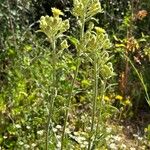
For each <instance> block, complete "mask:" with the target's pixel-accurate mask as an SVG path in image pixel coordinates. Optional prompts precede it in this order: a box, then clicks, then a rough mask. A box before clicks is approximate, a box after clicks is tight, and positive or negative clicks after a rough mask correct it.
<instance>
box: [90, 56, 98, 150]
mask: <svg viewBox="0 0 150 150" xmlns="http://www.w3.org/2000/svg"><path fill="white" fill-rule="evenodd" d="M97 65H98V64H97V57H96V55H95V57H94V71H93V73H94V84H93V85H94V86H93V104H92V123H91V131H90V134H91V135H90V137H89V142H88V150H90V149H91V141H92V136H93V133H94V124H95V123H94V122H95V115H96V114H95V113H96V103H97V96H98V76H97V71H98V66H97Z"/></svg>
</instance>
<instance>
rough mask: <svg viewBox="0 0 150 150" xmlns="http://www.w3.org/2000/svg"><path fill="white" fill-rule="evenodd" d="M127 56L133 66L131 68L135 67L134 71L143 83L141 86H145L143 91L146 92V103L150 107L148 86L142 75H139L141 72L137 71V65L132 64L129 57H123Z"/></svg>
mask: <svg viewBox="0 0 150 150" xmlns="http://www.w3.org/2000/svg"><path fill="white" fill-rule="evenodd" d="M123 56H125V58H126V59H127V60H128V61H129V63H130V64H131V66H132V67H133V69H134V71H135V72H136V74H137V76H138V78H139V80H140V81H141V84H142V86H143V89H144V91H145V95H146V101H147V103H148V105H149V106H150V97H149V94H148V91H147V87H146V84H145V83H144V79H143V77H142V75H141V74H140V73H139V71H138V70H137V69H136V67H135V65H134V64H133V63H132V61H131V59H130V58H129V57H128V56H127V55H123Z"/></svg>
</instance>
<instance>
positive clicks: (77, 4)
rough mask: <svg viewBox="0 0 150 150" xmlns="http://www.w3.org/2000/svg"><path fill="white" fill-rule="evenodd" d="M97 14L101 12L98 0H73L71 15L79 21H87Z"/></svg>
mask: <svg viewBox="0 0 150 150" xmlns="http://www.w3.org/2000/svg"><path fill="white" fill-rule="evenodd" d="M99 12H102V9H101V5H100V3H99V0H73V15H74V16H75V17H77V18H78V19H79V20H82V19H83V18H85V20H86V21H89V20H90V19H91V18H92V17H93V16H94V15H95V14H97V13H99Z"/></svg>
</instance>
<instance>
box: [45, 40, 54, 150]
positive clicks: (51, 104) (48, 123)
mask: <svg viewBox="0 0 150 150" xmlns="http://www.w3.org/2000/svg"><path fill="white" fill-rule="evenodd" d="M52 60H53V61H52V63H53V64H52V73H53V74H52V95H51V97H50V101H49V105H50V106H49V110H48V111H49V114H48V118H47V125H46V150H49V140H50V139H49V136H50V123H51V119H52V116H53V110H54V101H55V97H56V95H57V88H56V82H57V81H56V63H57V61H56V43H55V40H53V42H52Z"/></svg>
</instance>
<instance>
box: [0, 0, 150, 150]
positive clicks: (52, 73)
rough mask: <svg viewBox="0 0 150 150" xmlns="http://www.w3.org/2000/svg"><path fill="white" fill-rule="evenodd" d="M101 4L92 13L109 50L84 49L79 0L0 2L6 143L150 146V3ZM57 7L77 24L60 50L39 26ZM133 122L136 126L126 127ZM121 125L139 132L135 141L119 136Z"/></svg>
mask: <svg viewBox="0 0 150 150" xmlns="http://www.w3.org/2000/svg"><path fill="white" fill-rule="evenodd" d="M100 2H101V7H102V12H101V13H95V15H93V16H92V17H94V18H92V22H93V24H92V25H93V26H95V27H96V26H97V27H101V32H102V33H103V32H104V33H105V31H106V33H107V34H106V37H107V39H108V40H109V42H108V43H107V44H106V46H103V48H102V52H103V49H104V50H106V51H104V52H103V53H100V52H99V51H96V49H93V51H92V52H91V51H89V50H88V48H87V49H85V51H84V52H79V51H80V49H83V48H82V47H79V45H80V44H81V45H82V44H85V43H86V42H87V41H88V38H87V37H86V38H85V39H84V40H83V39H82V38H83V37H84V36H86V33H87V31H90V29H89V28H90V27H89V25H90V22H89V21H87V22H85V26H84V30H83V33H82V34H83V35H80V36H79V34H80V32H81V31H80V26H79V24H78V19H77V17H79V18H80V17H81V16H75V15H74V14H73V13H72V10H73V8H74V5H73V1H71V0H70V1H67V0H55V1H51V0H38V1H37V0H28V1H26V0H12V1H9V0H0V37H1V39H0V85H1V86H0V149H4V150H5V149H23V150H24V149H46V148H47V149H59V148H60V147H61V145H62V143H64V149H88V148H89V149H92V148H93V149H96V148H97V149H104V148H105V149H115V146H116V147H117V148H116V149H119V148H120V149H129V148H131V147H135V148H136V149H149V148H150V143H149V139H150V125H149V123H150V120H149V117H150V116H149V105H150V99H149V91H150V76H149V74H150V69H149V67H150V63H149V61H150V44H149V43H150V36H149V35H150V15H149V13H150V12H149V10H150V2H149V0H143V1H142V0H138V1H137V0H128V1H123V0H122V1H121V0H113V1H112V0H105V1H102V0H100ZM53 7H56V8H58V9H60V10H61V11H62V12H63V13H64V15H63V16H61V18H62V19H63V20H66V19H68V20H69V22H70V28H69V29H68V30H65V31H63V32H62V37H61V38H58V39H55V40H56V41H55V44H56V45H55V46H56V47H57V53H54V49H55V48H54V47H52V44H51V43H52V42H51V41H50V39H49V37H46V36H45V35H44V34H43V33H41V32H37V31H38V30H40V29H41V27H40V23H39V20H40V18H41V16H45V15H49V16H52V15H53V13H52V11H51V8H53ZM92 25H91V26H92ZM103 29H104V30H103ZM91 30H92V31H93V30H94V29H93V28H92V27H91ZM93 32H96V31H95V30H94V31H93ZM93 32H92V33H93ZM92 33H90V34H92ZM94 34H95V35H97V34H98V33H94ZM64 35H65V36H64ZM102 36H103V34H102ZM106 37H105V34H104V40H105V38H106ZM65 40H66V41H68V42H67V43H66V41H65ZM84 42H85V43H84ZM97 42H98V41H97ZM78 43H80V44H79V45H78ZM98 44H99V45H103V44H102V43H100V42H99V43H98ZM63 46H64V47H63ZM68 46H69V47H68ZM105 53H107V54H106V55H104V54H105ZM94 54H96V55H94ZM108 54H109V55H108ZM106 56H107V57H106ZM104 58H105V59H106V61H105V62H102V60H104ZM94 61H95V63H93V62H94ZM78 64H79V65H78ZM108 64H109V65H108ZM110 64H111V65H110ZM96 65H97V66H98V68H100V69H97V71H96V73H95V77H94V66H96ZM104 65H106V66H109V67H110V68H111V69H110V70H109V71H112V72H111V73H112V74H109V75H108V74H107V73H106V72H105V71H103V70H107V68H103V66H104ZM98 70H100V73H99V74H97V72H98ZM76 72H77V74H76ZM74 78H75V80H73V79H74ZM72 82H73V83H72ZM93 85H94V87H96V88H94V87H93ZM56 89H57V90H56ZM69 93H70V94H69ZM93 95H94V96H95V99H93V97H94V96H93ZM69 97H70V100H68V98H69ZM94 100H95V101H97V102H96V104H97V106H94V103H93V101H94ZM52 102H53V103H52ZM94 107H95V109H96V110H95V111H94V110H93V108H94ZM68 110H69V111H68ZM92 114H93V115H94V116H92ZM92 117H94V119H92ZM64 118H66V120H64ZM112 118H113V119H112ZM92 120H93V121H92ZM130 120H134V122H135V124H136V127H135V128H132V130H134V131H129V130H131V128H129V129H128V128H127V126H132V123H131V122H130ZM92 122H93V127H92V126H91V124H92ZM114 122H117V123H116V124H115V125H114ZM64 124H66V127H65V129H64V127H63V126H64ZM120 125H121V126H123V127H124V128H125V130H126V131H127V132H128V134H127V135H128V136H127V138H128V137H130V135H129V134H130V132H131V133H132V134H133V133H136V135H135V136H134V135H132V140H133V141H134V142H135V144H134V145H132V144H131V145H130V144H126V143H125V144H124V141H126V139H123V137H122V135H121V137H122V140H121V141H119V140H118V139H116V138H117V136H116V135H117V134H118V131H120V130H121V131H122V129H121V127H120ZM63 129H64V131H65V133H64V139H62V140H61V135H62V132H63ZM110 129H111V131H110ZM137 131H138V132H137ZM140 138H142V140H141V139H140ZM117 140H118V141H117ZM61 141H62V142H61ZM90 141H92V142H91V143H90ZM114 141H115V142H114ZM133 141H131V142H130V143H134V142H133ZM46 143H47V144H46ZM45 145H47V146H45ZM89 145H90V146H89Z"/></svg>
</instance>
